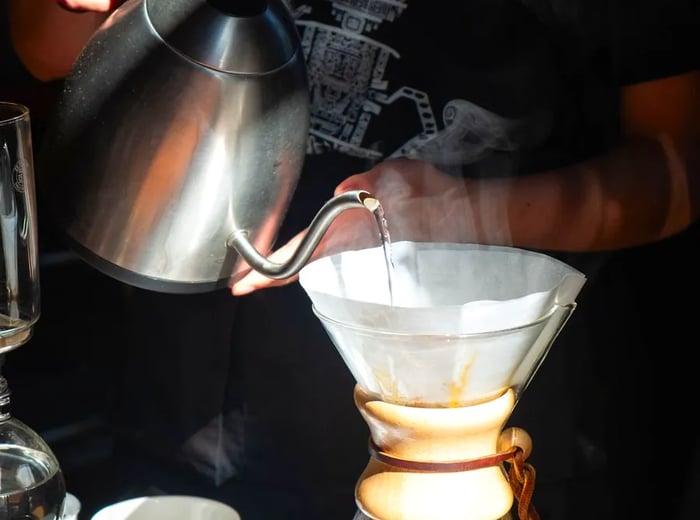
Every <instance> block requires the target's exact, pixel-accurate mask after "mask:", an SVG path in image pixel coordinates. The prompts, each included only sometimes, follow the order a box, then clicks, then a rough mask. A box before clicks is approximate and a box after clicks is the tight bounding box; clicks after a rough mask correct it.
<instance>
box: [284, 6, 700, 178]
mask: <svg viewBox="0 0 700 520" xmlns="http://www.w3.org/2000/svg"><path fill="white" fill-rule="evenodd" d="M295 13H296V15H297V17H298V27H299V29H300V34H301V37H302V41H303V46H304V52H305V53H306V58H307V64H308V70H309V76H310V81H311V100H312V125H311V141H310V152H311V154H312V155H321V154H324V153H328V152H339V153H340V154H343V155H350V156H354V157H357V158H361V159H362V160H363V164H362V166H364V167H366V166H367V165H370V164H372V163H373V162H376V161H378V160H381V159H382V158H385V157H388V156H392V155H415V156H418V157H422V158H427V159H429V160H431V161H432V162H433V163H436V164H439V165H441V166H443V167H444V168H445V169H446V170H448V171H455V170H461V171H462V173H464V174H467V175H510V174H514V173H518V172H524V171H537V170H540V169H544V168H548V167H555V166H560V165H563V164H567V163H571V162H575V161H579V160H581V159H584V158H587V157H590V156H592V155H594V154H597V153H601V152H603V151H605V150H606V149H609V148H610V147H611V146H613V145H614V144H615V142H616V140H617V139H618V131H617V101H618V95H619V87H620V85H623V84H625V83H631V82H638V81H644V80H648V79H653V78H657V77H661V76H664V75H670V74H676V73H679V72H684V71H687V70H689V69H692V68H695V67H697V66H698V58H697V52H696V51H695V50H694V49H697V48H699V47H700V46H699V45H698V44H700V42H698V36H697V31H695V30H694V29H695V27H697V17H698V8H697V7H696V6H695V5H694V4H693V3H692V2H690V1H688V2H672V5H668V4H667V3H661V2H656V3H654V2H641V3H640V2H624V1H615V2H606V1H602V0H596V1H590V2H564V1H559V0H547V1H539V0H470V1H467V2H455V3H449V4H435V3H433V2H417V1H413V2H406V3H384V2H328V1H299V2H297V5H296V7H295ZM694 44H695V45H694ZM334 160H337V158H334ZM356 165H357V163H355V164H353V166H356ZM336 168H337V165H336ZM345 173H356V172H354V171H352V172H345Z"/></svg>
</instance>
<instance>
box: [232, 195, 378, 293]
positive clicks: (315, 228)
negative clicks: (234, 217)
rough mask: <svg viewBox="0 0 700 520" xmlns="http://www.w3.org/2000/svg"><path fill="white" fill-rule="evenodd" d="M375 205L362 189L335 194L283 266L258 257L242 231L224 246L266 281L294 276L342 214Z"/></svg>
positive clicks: (374, 199) (233, 234)
mask: <svg viewBox="0 0 700 520" xmlns="http://www.w3.org/2000/svg"><path fill="white" fill-rule="evenodd" d="M378 206H379V201H378V200H377V199H376V198H375V197H374V196H373V195H372V194H371V193H369V192H367V191H364V190H354V191H347V192H345V193H341V194H339V195H336V196H335V197H333V198H332V199H330V200H328V201H327V202H326V203H325V204H324V205H323V206H322V207H321V209H320V210H319V211H318V213H316V216H315V217H314V218H313V220H312V221H311V225H310V226H309V230H308V232H307V233H306V235H305V236H304V238H303V239H302V241H301V243H300V244H299V247H297V249H296V250H295V251H294V253H293V254H292V256H291V257H290V258H289V259H288V260H287V261H286V262H284V263H277V262H273V261H272V260H269V259H268V258H266V257H264V256H263V255H261V254H260V253H259V252H258V250H257V249H255V247H254V246H253V245H252V244H251V243H250V240H249V239H248V232H247V231H245V230H237V231H234V232H233V233H232V234H231V236H230V237H229V239H228V241H227V242H226V244H227V246H228V247H231V248H233V249H235V250H236V251H237V252H238V254H239V255H241V257H243V259H244V260H245V261H246V262H247V263H248V265H249V266H250V267H252V268H253V269H255V270H256V271H258V272H259V273H262V274H263V275H265V276H267V277H268V278H273V279H276V280H283V279H285V278H291V277H292V276H294V275H296V274H297V273H298V272H299V271H300V270H301V268H302V267H304V265H305V264H306V262H307V261H308V260H309V258H310V257H311V255H312V253H313V252H314V249H316V246H318V244H319V242H320V241H321V239H322V238H323V235H324V234H325V233H326V231H327V230H328V227H329V226H330V225H331V223H332V222H333V220H335V218H336V217H337V216H338V215H340V214H341V213H342V212H343V211H345V210H347V209H353V208H364V209H367V210H369V211H372V212H373V211H375V210H376V209H377V207H378Z"/></svg>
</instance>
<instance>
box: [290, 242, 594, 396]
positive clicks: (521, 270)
mask: <svg viewBox="0 0 700 520" xmlns="http://www.w3.org/2000/svg"><path fill="white" fill-rule="evenodd" d="M392 253H393V260H394V266H395V274H394V278H393V302H394V305H391V300H390V294H389V289H388V282H387V270H386V263H385V259H384V252H383V250H382V248H381V247H377V248H371V249H364V250H359V251H348V252H345V253H340V254H337V255H333V256H329V257H325V258H322V259H319V260H316V261H314V262H311V263H309V264H308V265H307V266H305V267H304V268H303V269H302V270H301V272H300V277H299V281H300V284H301V285H302V287H303V288H304V290H305V291H306V292H307V294H308V295H309V297H310V299H311V301H312V303H313V306H314V309H315V311H316V312H317V314H318V315H319V318H320V319H321V321H322V323H323V325H324V327H325V328H326V330H327V331H328V333H329V335H330V337H331V339H332V340H333V342H334V344H335V345H336V347H337V348H338V350H339V351H340V353H341V355H342V356H343V358H344V360H345V361H346V363H347V364H348V367H349V368H350V370H351V372H352V373H353V375H354V376H355V378H356V380H357V382H358V383H359V384H360V385H361V386H362V387H363V388H365V389H366V390H368V391H370V392H374V393H377V394H380V395H381V396H382V397H383V398H385V399H387V400H390V401H393V402H401V403H413V404H418V405H421V404H422V405H426V406H432V405H453V406H455V405H463V404H469V403H474V402H480V401H484V400H487V399H491V398H493V397H495V396H496V395H500V394H501V393H502V392H503V391H504V390H505V389H506V388H508V387H515V388H516V389H518V388H522V387H524V385H525V384H526V383H527V379H528V378H529V377H530V376H531V374H532V373H533V371H534V370H535V369H536V367H537V366H538V364H539V362H541V359H542V356H543V354H544V353H546V348H547V346H548V345H549V343H550V341H551V339H552V338H553V337H554V336H555V335H556V333H557V332H558V330H559V329H560V326H561V325H562V324H563V322H564V321H565V319H566V317H568V315H569V313H570V310H571V309H572V308H573V306H574V303H575V299H576V297H577V296H578V293H579V291H580V290H581V288H582V286H583V284H584V283H585V277H584V275H583V274H582V273H580V272H579V271H577V270H576V269H574V268H572V267H570V266H568V265H566V264H565V263H563V262H560V261H559V260H556V259H554V258H552V257H549V256H547V255H543V254H538V253H534V252H531V251H526V250H522V249H517V248H512V247H497V246H480V245H472V244H451V243H416V242H397V243H394V244H393V245H392ZM524 362H526V365H527V366H523V363H524Z"/></svg>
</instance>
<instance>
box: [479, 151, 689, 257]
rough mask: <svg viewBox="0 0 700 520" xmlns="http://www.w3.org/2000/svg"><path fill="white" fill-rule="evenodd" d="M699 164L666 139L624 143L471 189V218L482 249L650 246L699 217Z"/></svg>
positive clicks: (593, 249) (594, 248)
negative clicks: (583, 158) (500, 245)
mask: <svg viewBox="0 0 700 520" xmlns="http://www.w3.org/2000/svg"><path fill="white" fill-rule="evenodd" d="M698 163H699V161H698V157H697V152H695V151H694V150H693V148H692V147H688V148H687V149H686V150H680V149H679V148H678V147H676V146H674V145H673V142H672V141H671V140H670V139H669V140H666V139H663V138H660V139H641V138H640V139H635V140H630V141H628V142H626V143H625V144H624V145H622V146H621V147H620V148H618V149H617V150H615V151H614V152H612V153H611V154H609V155H607V156H604V157H600V158H596V159H593V160H591V161H588V162H585V163H581V164H577V165H573V166H571V167H567V168H563V169H559V170H554V171H548V172H543V173H538V174H534V175H530V176H525V177H520V178H516V179H507V180H506V179H496V180H484V181H474V185H471V186H470V187H469V189H468V193H471V195H470V196H469V197H470V201H471V205H472V213H473V216H472V218H475V219H478V222H477V228H478V229H479V231H480V232H479V234H480V235H481V236H480V237H479V240H480V241H485V242H500V243H504V242H508V241H509V242H510V244H509V245H515V246H519V247H527V248H537V249H549V250H560V251H600V250H609V249H616V248H620V247H630V246H636V245H641V244H646V243H651V242H654V241H656V240H659V239H663V238H666V237H669V236H672V235H674V234H676V233H678V232H680V231H682V230H683V229H684V228H685V227H687V226H688V225H689V224H690V223H691V222H692V221H693V220H694V219H695V218H697V217H698V188H700V186H698V173H697V172H698ZM503 201H507V202H503ZM494 207H496V208H498V207H500V208H501V209H502V211H500V212H499V211H498V210H496V211H494V210H493V208H494ZM503 226H506V228H507V233H504V230H503V229H502V228H503Z"/></svg>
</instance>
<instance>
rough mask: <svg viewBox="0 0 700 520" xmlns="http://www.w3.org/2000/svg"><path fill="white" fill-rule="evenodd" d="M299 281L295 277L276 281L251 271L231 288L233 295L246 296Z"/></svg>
mask: <svg viewBox="0 0 700 520" xmlns="http://www.w3.org/2000/svg"><path fill="white" fill-rule="evenodd" d="M297 279H298V276H296V275H295V276H293V277H291V278H285V279H284V280H274V279H272V278H268V277H267V276H265V275H264V274H260V273H259V272H257V271H251V272H250V273H249V274H247V275H246V276H244V277H243V278H241V279H240V280H239V281H237V282H235V283H234V284H233V285H232V286H231V294H233V295H234V296H244V295H246V294H250V293H252V292H255V291H259V290H261V289H268V288H272V287H282V286H284V285H287V284H290V283H292V282H295V281H296V280H297Z"/></svg>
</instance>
